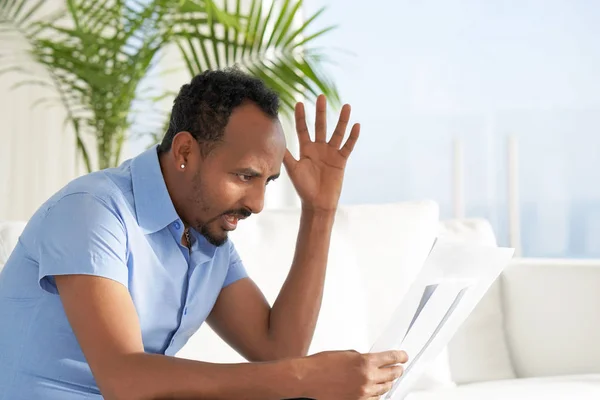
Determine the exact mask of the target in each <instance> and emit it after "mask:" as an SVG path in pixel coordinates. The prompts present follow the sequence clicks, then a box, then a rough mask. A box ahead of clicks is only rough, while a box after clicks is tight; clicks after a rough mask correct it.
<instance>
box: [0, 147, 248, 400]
mask: <svg viewBox="0 0 600 400" xmlns="http://www.w3.org/2000/svg"><path fill="white" fill-rule="evenodd" d="M183 228H184V227H183V224H182V221H181V219H180V218H179V216H178V215H177V213H176V211H175V208H174V207H173V203H172V201H171V198H170V196H169V193H168V192H167V187H166V185H165V182H164V179H163V176H162V173H161V170H160V165H159V162H158V155H157V152H156V147H152V148H151V149H149V150H147V151H145V152H144V153H142V154H141V155H139V156H138V157H135V158H133V159H131V160H127V161H125V162H124V163H123V164H122V165H121V166H120V167H118V168H114V169H108V170H103V171H98V172H94V173H92V174H89V175H85V176H83V177H80V178H78V179H76V180H74V181H72V182H71V183H69V184H68V185H67V186H66V187H65V188H63V189H62V190H61V191H60V192H58V193H57V194H55V195H54V196H52V197H51V198H50V199H49V200H48V201H47V202H46V203H45V204H43V205H42V207H41V208H40V209H39V210H38V211H37V212H36V213H35V215H34V216H33V217H32V218H31V220H30V221H29V223H28V225H27V227H26V228H25V230H24V232H23V234H22V235H21V237H20V239H19V242H18V244H17V246H16V248H15V250H14V251H13V253H12V254H11V256H10V257H9V259H8V261H7V263H6V265H5V267H4V269H3V270H2V272H1V273H0V400H33V399H48V400H75V399H77V400H79V399H101V398H102V397H101V395H100V391H99V390H98V386H97V385H96V383H95V381H94V378H93V376H92V373H91V371H90V368H89V366H88V364H87V363H86V360H85V358H84V355H83V353H82V351H81V348H80V347H79V344H78V343H77V340H76V338H75V335H74V334H73V331H72V330H71V327H70V325H69V323H68V321H67V318H66V315H65V313H64V310H63V307H62V304H61V301H60V298H59V296H58V294H57V290H56V285H55V282H54V279H53V276H54V275H60V274H87V275H96V276H101V277H105V278H109V279H112V280H115V281H117V282H119V283H121V284H122V285H124V286H125V287H127V289H128V290H129V293H130V294H131V298H132V299H133V302H134V304H135V308H136V311H137V314H138V317H139V321H140V325H141V330H142V339H143V342H144V349H145V350H146V352H148V353H155V354H166V355H169V356H172V355H174V354H175V353H176V352H177V351H179V350H180V349H181V348H182V347H183V345H184V344H185V343H186V342H187V340H188V339H189V338H190V336H192V334H193V333H194V332H196V331H197V330H198V328H199V327H200V325H201V324H202V323H203V322H204V320H205V319H206V317H207V316H208V314H209V312H210V310H211V309H212V307H213V305H214V303H215V300H216V299H217V296H218V294H219V292H220V290H221V288H223V287H225V286H227V285H229V284H231V283H232V282H235V281H236V280H238V279H241V278H244V277H246V276H247V275H246V271H245V269H244V266H243V265H242V262H241V260H240V258H239V256H238V254H237V252H236V251H235V248H234V246H233V244H232V243H231V241H229V240H228V241H227V242H226V243H225V244H224V245H222V246H220V247H215V246H213V245H211V244H210V243H208V242H207V241H206V239H205V238H204V237H203V236H202V235H200V234H198V233H197V232H195V231H191V233H192V249H191V255H190V252H189V251H188V249H187V248H186V247H184V246H182V245H181V236H182V234H183Z"/></svg>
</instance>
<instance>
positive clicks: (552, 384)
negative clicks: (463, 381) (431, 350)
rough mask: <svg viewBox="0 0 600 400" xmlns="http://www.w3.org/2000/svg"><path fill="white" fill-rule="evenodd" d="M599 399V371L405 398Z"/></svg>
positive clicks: (514, 381) (503, 382) (444, 390)
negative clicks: (595, 373)
mask: <svg viewBox="0 0 600 400" xmlns="http://www.w3.org/2000/svg"><path fill="white" fill-rule="evenodd" d="M482 399H485V400H575V399H576V400H596V399H600V375H574V376H559V377H547V378H529V379H509V380H498V381H493V382H485V383H473V384H469V385H461V386H457V387H455V388H450V389H442V390H432V391H424V392H414V393H411V394H410V395H408V396H407V397H406V400H482Z"/></svg>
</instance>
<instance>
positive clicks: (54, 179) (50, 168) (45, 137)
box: [0, 0, 83, 220]
mask: <svg viewBox="0 0 600 400" xmlns="http://www.w3.org/2000/svg"><path fill="white" fill-rule="evenodd" d="M61 3H62V2H61V1H60V0H48V2H47V3H46V4H45V7H47V8H48V10H51V9H52V8H54V7H56V6H57V5H59V4H61ZM24 45H25V43H24V42H23V41H22V40H19V38H18V36H16V35H15V37H14V40H11V41H10V42H8V41H7V42H3V43H2V55H9V54H13V55H14V54H15V52H16V51H17V50H19V48H20V47H21V48H22V46H24ZM24 79H28V80H31V77H30V76H28V75H23V74H18V73H7V74H3V75H1V76H0V121H2V127H1V128H0V143H1V145H0V220H27V219H28V218H30V217H31V215H32V214H33V213H34V212H35V210H36V209H37V208H38V207H39V206H40V205H41V204H42V203H43V202H44V201H45V200H46V199H47V198H48V197H49V196H51V195H52V194H53V193H54V192H56V191H57V190H58V189H60V188H61V187H62V186H64V185H65V184H66V183H67V182H69V180H71V179H73V178H74V177H76V176H77V175H79V174H80V173H81V172H83V169H82V167H83V166H80V167H79V168H78V166H77V164H76V143H75V138H74V134H73V132H72V130H71V129H69V128H68V127H67V126H65V124H64V119H65V112H64V109H63V108H62V107H61V106H60V104H59V103H57V102H56V101H55V102H53V103H48V104H53V107H52V108H49V107H48V104H42V105H39V106H37V107H35V108H34V107H33V105H34V103H35V102H36V101H37V100H39V99H41V98H47V97H54V98H56V93H55V92H53V91H52V90H51V89H48V88H45V87H41V86H32V85H26V86H21V87H19V88H16V89H12V88H11V87H12V86H13V85H15V84H16V83H17V82H21V81H23V80H24Z"/></svg>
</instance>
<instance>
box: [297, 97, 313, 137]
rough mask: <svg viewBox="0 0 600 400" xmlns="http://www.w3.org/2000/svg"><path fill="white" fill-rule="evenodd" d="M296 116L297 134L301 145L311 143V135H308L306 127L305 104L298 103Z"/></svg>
mask: <svg viewBox="0 0 600 400" xmlns="http://www.w3.org/2000/svg"><path fill="white" fill-rule="evenodd" d="M294 114H295V116H296V133H297V134H298V141H299V142H300V144H303V143H306V142H310V134H309V133H308V126H306V113H305V112H304V104H303V103H297V104H296V107H295V109H294Z"/></svg>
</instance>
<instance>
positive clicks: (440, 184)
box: [0, 0, 600, 258]
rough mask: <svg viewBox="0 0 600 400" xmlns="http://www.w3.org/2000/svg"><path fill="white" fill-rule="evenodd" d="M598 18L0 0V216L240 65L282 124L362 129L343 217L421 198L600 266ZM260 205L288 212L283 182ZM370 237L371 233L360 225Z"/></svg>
mask: <svg viewBox="0 0 600 400" xmlns="http://www.w3.org/2000/svg"><path fill="white" fill-rule="evenodd" d="M598 20H600V3H599V2H597V1H592V0H520V1H482V0H480V1H476V0H471V1H468V0H443V1H442V0H435V1H434V0H429V1H427V0H424V1H409V0H406V1H405V0H398V1H392V0H388V1H383V0H380V1H371V2H359V1H347V0H346V1H343V0H305V1H303V2H300V1H297V0H289V1H285V0H281V1H277V0H276V1H268V0H264V1H260V0H240V1H235V0H234V1H229V2H227V3H226V4H225V3H224V2H223V1H215V2H212V1H199V0H197V1H185V0H184V1H181V0H175V1H167V0H158V1H152V0H145V1H140V0H131V1H106V0H105V1H87V0H68V1H66V0H45V1H37V0H30V1H23V0H1V1H0V46H1V50H0V51H1V54H0V55H1V58H0V88H1V89H0V120H1V121H2V123H3V127H2V130H1V131H0V138H1V142H0V143H1V144H2V146H0V190H1V192H0V220H15V219H17V220H25V219H27V218H29V217H30V216H31V214H32V213H33V212H34V211H35V210H36V209H37V207H38V206H39V205H40V204H41V203H42V202H43V201H44V200H45V199H46V198H47V197H49V196H50V195H51V194H52V193H54V192H55V191H56V190H58V189H59V188H60V187H61V186H63V185H64V184H66V183H67V182H68V181H69V180H70V179H73V178H74V177H76V176H79V175H81V174H84V173H87V172H89V171H95V170H98V169H102V168H107V167H112V166H116V165H118V164H119V163H120V162H122V161H123V160H125V159H127V158H129V157H132V156H135V155H137V154H139V153H140V152H142V151H144V150H145V149H146V148H148V146H150V145H152V144H153V143H156V142H157V141H158V140H160V138H161V137H162V133H163V132H164V126H165V123H166V122H167V121H168V113H169V110H170V106H171V104H172V101H173V98H174V96H175V94H176V92H177V91H178V90H179V88H180V86H181V85H183V84H185V83H186V82H187V81H189V80H190V79H191V77H192V76H194V75H195V74H197V73H199V72H201V71H203V70H205V69H208V68H220V67H225V66H230V65H238V66H240V67H241V68H243V69H245V70H247V71H249V72H250V73H252V74H254V75H256V76H259V77H261V78H263V79H265V80H266V82H267V84H269V85H270V86H271V87H273V88H274V89H276V90H277V91H278V92H280V94H281V95H282V99H283V109H282V119H283V121H284V124H285V127H286V132H287V134H288V137H289V145H290V147H291V148H292V149H294V150H295V142H294V140H295V137H294V135H295V133H294V129H293V125H292V124H291V123H290V122H289V111H290V109H291V107H292V106H293V103H294V102H295V101H305V102H306V103H307V108H308V110H309V111H310V112H309V118H310V119H311V121H312V116H313V114H314V113H313V112H312V104H314V103H313V101H314V98H315V95H316V94H318V93H321V92H324V93H326V94H327V96H328V99H329V104H330V106H331V111H330V113H329V118H330V124H329V126H330V127H331V126H333V125H334V123H335V121H336V117H337V112H338V110H339V108H340V106H341V104H343V103H350V104H351V105H352V109H353V114H352V121H353V122H360V123H361V124H362V131H361V139H360V142H359V145H357V147H356V150H355V152H354V154H353V155H352V157H351V161H350V162H349V165H348V169H347V174H346V181H345V186H344V191H343V194H342V199H341V202H342V203H343V204H359V203H386V202H396V201H404V200H413V199H423V198H429V199H433V200H435V201H436V202H438V203H439V204H440V207H441V217H442V218H444V219H447V218H464V217H482V218H486V219H487V220H489V221H490V222H491V224H492V226H493V227H494V230H495V231H496V234H497V237H498V242H499V244H500V245H511V246H514V247H516V248H517V253H518V254H520V255H522V256H526V257H557V258H594V257H596V258H597V257H600V156H598V155H597V152H598V150H599V149H600V78H599V77H598V72H597V71H600V47H599V46H598V38H600V25H598V24H597V21H598ZM267 193H268V194H267V195H268V203H267V204H268V206H269V207H282V206H290V205H295V204H296V201H297V200H296V198H295V195H294V192H293V188H292V187H291V185H290V183H289V181H287V180H286V179H285V177H284V179H281V180H280V181H278V182H276V183H274V184H273V185H270V186H269V189H268V191H267ZM373 234H375V235H376V234H377V232H376V227H373Z"/></svg>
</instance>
